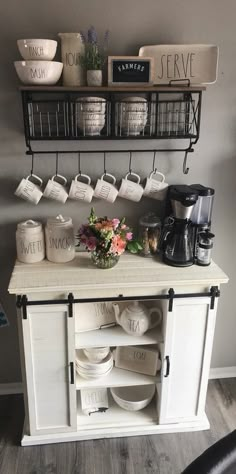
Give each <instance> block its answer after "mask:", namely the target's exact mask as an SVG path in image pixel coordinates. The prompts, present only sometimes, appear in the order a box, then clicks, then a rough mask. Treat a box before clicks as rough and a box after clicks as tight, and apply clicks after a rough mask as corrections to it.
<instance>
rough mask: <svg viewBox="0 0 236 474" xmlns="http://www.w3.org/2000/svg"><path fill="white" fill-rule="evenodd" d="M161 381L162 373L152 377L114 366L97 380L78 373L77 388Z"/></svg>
mask: <svg viewBox="0 0 236 474" xmlns="http://www.w3.org/2000/svg"><path fill="white" fill-rule="evenodd" d="M159 382H160V375H157V376H155V377H152V376H151V375H145V374H139V373H137V372H131V371H130V370H124V369H119V368H117V367H113V369H112V371H111V372H110V373H109V374H108V375H107V376H106V377H102V378H100V379H97V380H86V379H83V378H82V377H80V375H78V374H77V375H76V389H77V390H81V389H88V388H95V387H96V388H99V387H124V386H127V387H128V386H131V385H150V384H156V383H159Z"/></svg>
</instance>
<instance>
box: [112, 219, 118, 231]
mask: <svg viewBox="0 0 236 474" xmlns="http://www.w3.org/2000/svg"><path fill="white" fill-rule="evenodd" d="M119 223H120V220H119V219H112V225H113V228H114V229H117V227H118V225H119Z"/></svg>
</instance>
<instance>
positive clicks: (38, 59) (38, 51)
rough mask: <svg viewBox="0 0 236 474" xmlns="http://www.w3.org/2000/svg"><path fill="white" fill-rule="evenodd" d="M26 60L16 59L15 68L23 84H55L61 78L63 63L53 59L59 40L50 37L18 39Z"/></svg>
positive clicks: (22, 54)
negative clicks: (49, 38)
mask: <svg viewBox="0 0 236 474" xmlns="http://www.w3.org/2000/svg"><path fill="white" fill-rule="evenodd" d="M17 46H18V49H19V52H20V54H21V56H22V58H23V59H24V61H15V62H14V65H15V69H16V72H17V75H18V77H19V79H20V80H21V81H22V82H23V84H28V85H53V84H56V83H57V81H58V80H59V79H60V76H61V73H62V69H63V63H60V62H57V61H52V59H53V58H54V56H55V54H56V50H57V41H54V40H48V39H22V40H18V41H17Z"/></svg>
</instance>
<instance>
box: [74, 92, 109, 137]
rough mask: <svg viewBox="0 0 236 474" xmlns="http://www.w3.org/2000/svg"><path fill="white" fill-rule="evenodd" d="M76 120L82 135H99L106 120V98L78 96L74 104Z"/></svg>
mask: <svg viewBox="0 0 236 474" xmlns="http://www.w3.org/2000/svg"><path fill="white" fill-rule="evenodd" d="M76 120H77V126H78V128H79V130H80V131H81V132H82V133H83V135H90V136H93V135H100V132H101V130H102V129H103V127H104V125H105V121H106V99H103V98H102V97H82V98H80V99H79V100H78V101H77V104H76Z"/></svg>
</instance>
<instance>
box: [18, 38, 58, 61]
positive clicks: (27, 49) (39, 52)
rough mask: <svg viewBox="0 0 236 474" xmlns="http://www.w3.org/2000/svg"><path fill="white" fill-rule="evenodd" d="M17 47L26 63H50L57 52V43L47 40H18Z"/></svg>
mask: <svg viewBox="0 0 236 474" xmlns="http://www.w3.org/2000/svg"><path fill="white" fill-rule="evenodd" d="M17 46H18V49H19V51H20V54H21V56H22V58H23V59H25V60H26V61H29V60H32V61H51V60H52V59H53V58H54V56H55V54H56V50H57V41H54V40H49V39H20V40H17Z"/></svg>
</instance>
